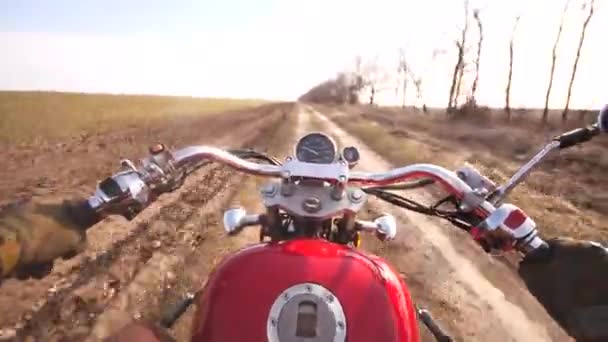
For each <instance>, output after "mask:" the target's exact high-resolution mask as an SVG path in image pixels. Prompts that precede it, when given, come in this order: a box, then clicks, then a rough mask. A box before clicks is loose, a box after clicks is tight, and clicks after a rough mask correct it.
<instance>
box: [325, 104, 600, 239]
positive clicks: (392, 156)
mask: <svg viewBox="0 0 608 342" xmlns="http://www.w3.org/2000/svg"><path fill="white" fill-rule="evenodd" d="M321 110H322V109H321ZM342 110H343V111H346V112H347V114H343V113H342V114H340V112H339V111H335V110H334V111H331V110H329V111H327V110H326V111H324V112H325V113H327V114H328V115H330V116H332V117H333V119H334V120H335V121H337V122H338V123H339V124H340V125H342V126H343V127H344V128H345V129H346V130H348V131H349V132H350V133H352V134H354V135H356V136H358V137H360V138H361V139H362V140H363V141H365V142H366V143H367V144H368V145H369V146H370V147H372V148H373V149H374V150H376V151H378V152H379V153H380V154H381V155H383V156H385V157H386V158H387V159H389V160H390V161H391V162H393V163H395V164H400V165H404V164H411V163H419V162H430V163H435V164H438V165H442V166H444V167H447V168H450V169H454V168H457V167H459V166H462V165H463V164H464V163H470V164H473V165H474V166H475V167H477V168H478V169H480V170H481V171H482V172H483V173H485V174H486V175H488V176H489V177H490V178H492V179H493V180H494V181H496V182H499V183H502V182H504V181H505V180H506V179H507V178H508V177H509V176H510V175H511V174H512V173H513V172H514V171H515V170H516V169H517V168H518V167H519V166H520V165H521V164H522V163H523V162H524V161H525V160H527V158H528V157H530V156H531V155H532V154H534V153H535V152H536V151H537V149H539V148H540V147H541V145H542V143H543V142H544V141H546V140H547V138H548V137H550V136H551V135H552V134H554V133H557V130H555V131H554V130H552V129H547V130H545V131H542V132H539V130H538V129H537V128H536V126H527V127H526V126H525V125H519V124H518V125H502V124H497V123H496V120H494V121H490V122H487V123H483V124H479V123H472V122H470V121H467V120H459V121H457V122H454V121H446V120H443V119H441V118H432V117H431V118H429V117H426V116H425V115H423V114H417V113H411V112H408V113H403V112H399V111H396V110H394V109H392V110H391V109H388V110H387V109H379V108H375V109H371V108H369V107H367V108H366V107H358V108H357V107H350V108H342ZM560 131H561V130H560ZM597 140H598V142H592V143H588V144H587V145H585V146H583V147H580V148H578V147H575V148H573V149H572V150H569V151H563V152H561V153H560V154H559V155H556V156H553V157H551V158H550V159H549V160H547V162H545V163H544V164H542V165H541V167H539V168H538V169H537V170H536V171H535V172H533V173H532V174H531V176H530V177H529V178H528V180H527V181H526V182H525V183H524V184H521V185H520V186H519V187H518V188H517V189H516V190H515V191H514V192H513V193H512V194H511V196H510V199H511V202H513V203H514V204H516V205H519V206H520V207H522V208H523V209H524V210H526V211H527V212H528V214H530V215H531V216H532V217H533V218H534V219H535V221H536V222H537V224H538V225H539V227H540V229H541V230H542V232H543V234H544V235H545V236H548V237H554V236H569V237H574V238H579V239H590V240H596V241H601V242H608V226H606V224H605V222H606V215H608V184H607V183H608V182H603V181H604V180H607V178H606V177H607V175H606V174H605V171H604V170H606V167H608V151H606V150H605V147H604V146H603V145H604V144H605V142H602V141H601V140H602V138H598V139H597Z"/></svg>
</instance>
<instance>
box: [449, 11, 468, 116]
mask: <svg viewBox="0 0 608 342" xmlns="http://www.w3.org/2000/svg"><path fill="white" fill-rule="evenodd" d="M468 31H469V0H464V27H463V28H462V29H461V30H460V38H459V39H458V40H456V48H457V52H458V58H457V59H456V65H455V66H454V74H453V76H452V85H451V86H450V99H449V101H448V109H447V110H448V113H450V112H452V110H453V108H454V107H456V106H457V98H458V95H459V93H460V85H461V83H462V77H463V74H464V55H465V50H466V43H467V33H468Z"/></svg>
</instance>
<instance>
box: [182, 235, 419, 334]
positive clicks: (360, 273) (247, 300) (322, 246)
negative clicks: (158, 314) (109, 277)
mask: <svg viewBox="0 0 608 342" xmlns="http://www.w3.org/2000/svg"><path fill="white" fill-rule="evenodd" d="M306 282H310V283H316V284H319V285H322V286H323V287H325V288H327V289H329V290H330V291H332V292H333V293H334V294H335V295H336V297H337V298H338V299H339V301H340V303H341V304H342V308H343V310H344V313H345V315H346V322H347V335H346V336H347V340H348V341H349V342H357V341H362V342H363V341H364V342H369V341H386V342H390V341H403V342H405V341H413V342H417V341H418V340H419V336H418V325H417V322H416V316H415V311H414V307H413V305H412V301H411V298H410V295H409V292H408V291H407V288H406V286H405V284H404V283H403V281H402V280H401V279H400V278H399V277H398V276H397V275H396V274H395V272H394V271H393V270H392V269H391V268H390V267H389V266H388V265H387V264H386V263H384V262H383V261H382V260H381V259H379V258H377V257H368V256H366V255H365V254H363V253H361V252H359V251H357V250H353V249H351V248H348V247H345V246H341V245H336V244H332V243H330V242H327V241H324V240H294V241H288V242H281V243H277V244H261V245H256V246H252V247H249V248H246V249H244V250H241V251H239V252H237V253H235V254H234V255H232V256H231V257H229V258H226V260H225V261H223V262H222V264H220V265H219V266H218V267H217V269H216V270H215V271H214V272H213V274H212V275H211V276H210V278H209V281H208V283H207V287H206V288H205V291H204V294H203V295H202V296H201V297H200V299H199V301H198V303H197V312H196V316H195V318H194V322H193V323H194V324H193V327H194V328H193V333H194V334H193V339H192V341H200V342H202V341H205V342H216V341H217V342H229V341H267V336H266V322H267V319H268V315H269V311H270V308H271V306H272V303H273V302H274V301H275V299H276V298H277V297H278V296H279V295H280V294H281V292H283V291H284V290H286V289H287V288H289V287H291V286H293V285H296V284H299V283H306Z"/></svg>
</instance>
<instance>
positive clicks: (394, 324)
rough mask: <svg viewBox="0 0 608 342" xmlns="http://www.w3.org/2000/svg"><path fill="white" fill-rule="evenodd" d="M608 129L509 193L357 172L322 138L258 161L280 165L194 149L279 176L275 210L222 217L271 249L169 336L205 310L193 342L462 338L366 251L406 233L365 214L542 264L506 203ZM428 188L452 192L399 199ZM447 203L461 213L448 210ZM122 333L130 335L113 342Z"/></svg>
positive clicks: (464, 176) (244, 255)
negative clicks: (371, 207) (387, 206)
mask: <svg viewBox="0 0 608 342" xmlns="http://www.w3.org/2000/svg"><path fill="white" fill-rule="evenodd" d="M601 132H608V106H605V107H604V108H603V109H602V110H601V111H600V113H599V115H598V121H597V123H595V124H593V125H590V126H588V127H584V128H579V129H576V130H573V131H570V132H568V133H565V134H562V135H559V136H557V137H555V138H554V139H553V140H552V141H551V142H550V143H548V144H547V145H546V146H545V147H544V148H543V149H542V150H541V151H540V152H538V153H537V154H536V155H535V156H534V157H533V158H532V159H531V160H530V161H529V162H527V163H526V164H525V165H523V166H522V167H521V168H520V169H519V170H518V171H517V172H516V173H515V174H514V175H513V176H512V177H511V178H510V179H509V180H508V181H507V183H506V184H504V185H502V186H496V185H495V184H494V183H493V182H492V181H490V180H489V179H488V178H486V177H484V176H483V175H482V174H481V173H480V172H479V171H477V170H476V169H474V168H471V167H464V168H461V169H459V170H457V171H455V172H454V171H450V170H447V169H445V168H443V167H441V166H437V165H433V164H414V165H408V166H404V167H400V168H397V169H393V170H390V171H387V172H378V173H366V172H357V171H354V170H353V168H354V166H355V165H356V164H357V162H358V160H359V157H360V156H359V152H358V150H357V149H356V148H355V147H346V148H344V149H343V150H342V151H341V153H339V152H338V149H337V146H336V143H335V142H334V141H333V140H332V139H331V138H330V137H328V136H326V135H324V134H322V133H310V134H307V135H305V136H304V137H302V138H301V139H300V140H299V141H298V142H297V144H296V146H295V151H294V152H295V153H294V156H293V157H287V158H286V159H285V161H284V162H283V163H280V162H279V161H277V160H276V159H274V158H266V157H264V155H263V154H255V153H254V154H255V155H256V157H258V158H261V159H265V160H267V161H269V163H267V164H262V163H256V162H252V161H249V160H246V159H245V158H242V157H240V156H238V155H237V154H234V153H230V152H228V151H225V150H222V149H218V148H215V147H210V146H193V147H188V148H185V149H183V150H181V151H182V153H181V155H180V158H179V159H180V160H181V161H182V162H186V161H189V162H199V161H201V160H212V161H214V162H218V163H221V164H224V165H228V166H230V167H232V168H234V169H236V170H238V171H241V172H244V173H247V174H251V175H255V176H265V177H269V178H272V179H273V180H270V181H269V182H268V183H266V184H265V185H264V186H262V188H261V190H260V194H261V198H262V201H263V203H264V206H265V208H266V210H265V212H264V213H260V214H253V213H248V212H247V211H246V210H245V209H244V208H242V207H234V208H230V209H228V210H226V211H225V212H224V216H223V225H224V229H225V231H226V233H227V234H228V235H230V236H234V235H236V234H239V233H240V232H242V231H243V230H244V229H246V228H247V227H253V226H260V230H259V233H260V235H259V240H260V243H259V244H255V245H253V246H249V247H246V248H243V249H241V250H240V251H238V252H236V253H234V254H232V255H230V256H228V257H226V258H225V259H224V260H223V261H222V262H221V263H220V264H219V265H218V266H217V267H216V268H215V270H214V271H213V272H212V273H211V274H210V275H209V278H208V280H207V282H206V285H205V286H204V288H202V289H200V290H198V291H197V292H195V293H191V294H189V295H188V296H187V297H186V298H185V299H184V300H183V301H182V302H180V303H179V304H178V305H177V306H175V307H173V308H171V310H169V311H168V312H167V313H166V315H164V317H163V319H162V321H161V322H160V323H161V324H160V325H161V326H162V327H163V328H170V327H171V326H172V325H173V324H174V323H175V322H176V320H177V319H178V318H179V317H180V316H181V314H183V312H185V310H186V309H187V308H188V307H189V306H190V305H191V304H193V303H196V310H195V314H194V318H193V328H192V334H191V340H192V341H208V342H209V341H211V342H212V341H271V342H273V341H303V340H306V341H347V340H348V341H350V342H356V341H419V340H420V337H419V334H420V332H419V330H418V324H417V323H418V320H420V321H422V323H423V324H424V325H425V326H426V327H427V328H428V329H429V331H430V332H431V333H432V334H433V335H434V336H435V338H436V339H437V340H438V341H451V340H452V339H451V337H450V336H449V335H448V334H447V333H446V332H445V331H444V330H443V329H442V328H441V327H440V325H439V324H438V323H437V322H436V321H435V320H434V319H433V318H432V316H431V315H430V313H429V312H428V311H426V310H424V309H422V308H420V307H418V306H417V305H416V304H415V303H414V301H413V299H412V296H411V295H410V293H409V291H408V287H407V285H406V283H405V281H404V280H403V278H402V277H400V276H399V274H398V273H397V272H396V271H395V270H394V269H393V268H392V267H391V266H390V265H389V264H388V263H387V262H386V261H384V260H383V259H381V258H380V257H378V256H374V255H370V254H368V253H365V252H364V251H362V250H360V249H358V248H356V247H357V246H359V243H360V241H361V234H365V233H370V234H372V235H375V236H376V237H377V238H378V239H380V240H382V241H386V240H391V239H394V238H395V236H396V233H397V224H396V220H395V218H394V217H393V216H391V215H387V214H384V215H381V216H380V217H378V218H376V219H374V220H373V221H364V220H360V219H358V218H357V212H359V211H360V210H361V208H362V207H363V206H364V205H365V203H366V200H367V198H368V197H370V196H374V197H377V198H379V199H381V200H384V201H386V202H389V203H391V204H394V205H396V206H399V207H402V208H405V209H407V210H412V211H415V212H419V213H423V214H426V215H430V216H435V217H439V218H442V219H445V220H448V221H449V222H451V223H452V224H453V225H455V226H456V227H458V228H461V229H464V230H466V231H467V232H469V233H470V234H471V236H472V237H473V238H474V239H475V241H477V242H478V243H479V244H480V246H481V247H483V249H484V250H486V251H487V252H493V251H501V252H505V251H515V252H517V253H520V254H521V255H522V256H523V257H524V258H526V259H528V258H529V259H543V258H546V257H548V256H549V255H550V254H551V248H550V246H549V244H548V243H547V242H546V241H545V240H543V239H542V238H541V237H540V236H539V233H538V230H537V228H536V224H535V223H534V221H533V219H532V218H530V217H529V216H527V215H526V213H525V212H524V211H523V210H521V209H520V208H518V207H517V206H515V205H513V204H510V203H506V202H505V199H506V197H507V196H508V194H509V193H510V192H511V191H512V190H513V188H515V187H516V186H517V185H518V184H519V183H521V182H522V181H523V180H524V179H525V177H526V176H527V175H528V174H529V173H530V171H531V170H532V169H533V167H534V166H535V165H537V164H538V163H540V162H541V161H542V160H543V159H544V158H545V157H546V156H547V155H549V153H550V152H552V151H554V150H556V149H565V148H568V147H571V146H574V145H578V144H581V143H583V142H586V141H588V140H590V139H592V138H593V137H595V136H597V135H599V134H600V133H601ZM250 156H251V153H250ZM429 184H437V185H439V186H441V187H442V188H443V189H444V190H445V191H447V193H449V196H448V197H446V198H445V199H442V200H441V201H439V202H438V203H436V204H435V205H432V206H425V205H423V204H421V203H418V202H416V201H413V200H411V199H408V198H406V197H403V196H401V195H399V194H397V193H395V192H391V190H399V189H413V188H421V187H425V186H427V185H429ZM444 203H452V204H453V206H454V208H455V209H453V210H446V209H440V208H439V206H440V204H444ZM362 294H365V296H364V297H362ZM369 298H373V300H369ZM235 322H236V324H238V328H237V327H235V326H234V324H235ZM129 329H131V330H129ZM138 329H139V330H138ZM146 329H147V328H145V327H144V328H142V325H137V324H135V325H130V326H128V327H127V329H126V330H125V331H130V333H133V334H134V335H129V336H130V337H129V338H133V336H140V337H143V336H144V335H145V334H146V333H144V331H148V332H147V334H148V335H145V336H149V338H150V339H155V338H156V339H161V337H160V336H161V335H163V334H162V333H159V330H158V329H157V328H154V329H153V330H154V331H153V332H151V330H149V329H148V330H146ZM138 331H139V332H138ZM123 333H124V332H123ZM127 334H128V333H127ZM119 336H127V335H120V334H119V335H116V336H115V337H114V338H117V337H119ZM153 336H156V337H153ZM166 337H167V336H166V335H164V338H166ZM146 338H148V337H146ZM118 340H120V339H118Z"/></svg>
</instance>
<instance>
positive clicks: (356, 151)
mask: <svg viewBox="0 0 608 342" xmlns="http://www.w3.org/2000/svg"><path fill="white" fill-rule="evenodd" d="M347 150H353V151H354V153H356V159H354V160H349V159H348V158H346V153H347V152H346V151H347ZM342 158H344V160H346V162H348V163H350V164H354V163H357V162H358V161H359V159H361V152H359V149H357V148H356V147H355V146H347V147H345V148H343V149H342Z"/></svg>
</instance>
